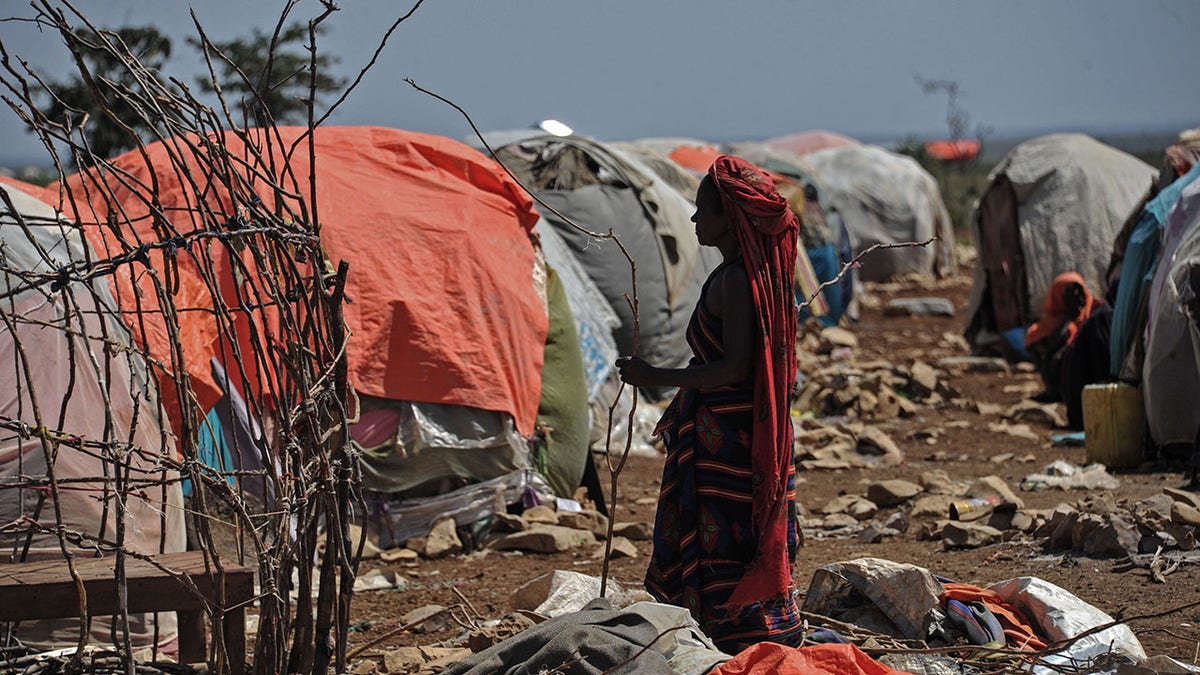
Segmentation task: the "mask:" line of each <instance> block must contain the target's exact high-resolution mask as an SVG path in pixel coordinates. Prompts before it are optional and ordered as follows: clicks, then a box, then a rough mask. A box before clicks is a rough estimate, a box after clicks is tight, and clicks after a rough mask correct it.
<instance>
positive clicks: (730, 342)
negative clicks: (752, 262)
mask: <svg viewBox="0 0 1200 675" xmlns="http://www.w3.org/2000/svg"><path fill="white" fill-rule="evenodd" d="M709 293H712V294H713V298H712V299H713V300H714V301H715V302H713V303H712V304H711V305H710V310H711V311H712V312H713V314H715V315H717V316H719V317H721V322H722V332H721V342H722V344H723V345H724V347H725V355H724V356H723V357H721V358H720V359H717V360H715V361H712V362H711V363H705V364H701V365H694V366H688V367H687V368H658V367H655V366H652V365H650V364H649V363H646V362H645V361H644V360H642V359H640V358H638V357H636V356H633V357H629V356H627V357H622V358H620V359H617V368H618V369H619V371H620V375H621V379H622V380H623V381H625V382H626V383H628V384H632V385H635V386H639V387H697V388H705V389H707V388H711V387H721V386H725V385H730V384H737V383H739V382H744V381H746V380H747V379H749V378H750V375H751V374H752V373H753V372H754V333H755V323H756V317H755V315H754V301H753V299H752V297H751V295H750V281H749V279H748V278H747V277H746V270H745V268H744V267H742V266H741V265H731V266H729V267H727V268H725V269H724V270H723V271H722V272H721V276H720V277H719V278H718V279H714V280H713V284H712V285H711V286H710V287H709ZM700 302H705V298H701V299H700Z"/></svg>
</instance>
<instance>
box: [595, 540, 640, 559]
mask: <svg viewBox="0 0 1200 675" xmlns="http://www.w3.org/2000/svg"><path fill="white" fill-rule="evenodd" d="M592 557H593V558H597V559H603V558H604V547H603V546H598V547H596V552H595V553H593V554H592ZM636 557H638V550H637V546H634V544H633V542H632V541H629V540H628V539H626V538H625V537H613V540H612V559H613V560H616V559H617V558H636Z"/></svg>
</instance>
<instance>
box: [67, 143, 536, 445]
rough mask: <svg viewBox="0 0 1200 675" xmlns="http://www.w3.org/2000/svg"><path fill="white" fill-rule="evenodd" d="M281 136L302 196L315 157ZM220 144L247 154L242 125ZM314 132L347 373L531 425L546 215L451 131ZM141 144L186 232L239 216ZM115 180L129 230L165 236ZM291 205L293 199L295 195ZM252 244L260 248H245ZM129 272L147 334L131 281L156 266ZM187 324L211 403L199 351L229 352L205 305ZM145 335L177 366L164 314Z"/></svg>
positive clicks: (219, 260) (202, 293)
mask: <svg viewBox="0 0 1200 675" xmlns="http://www.w3.org/2000/svg"><path fill="white" fill-rule="evenodd" d="M277 132H278V134H279V136H278V138H273V139H272V141H271V145H270V147H269V148H268V147H264V148H263V150H262V151H263V153H264V154H268V153H269V155H270V157H271V160H273V161H274V162H275V166H277V167H281V166H282V164H283V162H284V159H285V155H286V154H288V153H287V152H286V151H287V149H288V148H289V147H290V146H292V145H293V144H294V143H296V142H297V141H301V145H300V146H299V147H298V148H297V149H296V150H295V152H293V153H291V154H290V166H289V167H288V170H289V171H290V172H291V174H290V175H289V178H288V184H289V185H294V186H296V188H295V189H296V191H297V192H298V193H300V194H304V195H306V196H307V195H308V181H309V176H310V173H311V166H310V161H309V154H308V149H307V145H306V141H302V140H301V139H302V134H303V133H304V132H305V128H303V127H282V128H279V129H278V130H277ZM249 133H250V134H251V136H252V138H254V139H256V140H255V145H260V146H265V145H266V144H265V143H263V142H262V136H261V134H262V132H261V131H257V130H251V131H250V132H249ZM188 140H189V141H190V142H193V143H194V142H195V141H196V139H195V138H194V137H193V138H190V139H188ZM223 142H224V144H225V146H226V148H227V149H228V152H229V153H230V154H231V155H232V156H235V157H242V156H245V155H246V154H247V151H246V148H245V146H244V144H243V142H242V141H241V140H240V139H238V138H237V137H236V136H234V135H232V134H228V135H227V136H226V137H225V139H224V141H223ZM314 142H315V155H316V161H317V172H316V175H317V181H316V194H317V209H318V213H319V222H320V224H321V236H322V240H323V243H324V246H325V251H326V253H327V256H328V259H329V261H330V262H331V264H332V265H333V266H335V267H336V265H337V264H338V262H339V261H341V260H346V261H348V262H349V263H350V268H349V275H348V277H347V285H346V295H347V298H348V302H347V304H346V305H345V306H344V313H345V319H346V324H347V327H348V328H349V330H350V331H351V334H350V337H349V345H348V349H347V356H348V361H349V377H350V380H351V385H352V386H353V387H354V388H355V390H356V391H358V392H360V393H363V394H369V395H371V396H377V397H381V398H388V399H397V400H408V401H421V402H431V403H445V404H455V405H465V406H472V407H476V408H482V409H486V410H495V411H502V412H507V413H510V414H511V415H512V416H513V418H514V419H515V421H516V425H517V429H518V430H519V431H520V432H522V433H525V434H528V433H531V432H532V431H533V427H534V421H535V419H536V416H537V405H538V398H539V394H540V390H541V370H542V357H543V347H544V344H545V337H546V331H547V323H548V319H547V316H546V310H545V307H544V305H543V304H542V301H541V300H540V299H539V297H538V295H537V293H536V291H535V288H534V278H533V273H534V261H535V251H534V245H533V240H532V239H531V237H532V234H531V230H532V228H533V226H534V224H535V223H536V222H537V218H538V216H537V212H536V211H534V209H533V202H532V200H531V199H530V197H529V196H528V195H527V194H526V193H525V192H524V190H522V189H521V187H520V186H519V185H517V184H516V183H515V182H514V181H513V180H512V179H510V178H509V177H508V175H507V174H506V173H505V172H504V171H503V169H502V168H500V166H499V165H498V164H496V163H495V162H493V161H492V160H490V159H488V158H486V157H484V156H483V155H482V154H480V153H479V152H477V151H475V150H472V149H471V148H468V147H467V146H465V145H463V144H461V143H458V142H457V141H453V140H450V139H448V138H443V137H439V136H432V135H427V134H419V133H413V132H406V131H399V130H394V129H384V128H378V127H320V128H318V129H317V130H316V132H315V136H314ZM281 146H282V147H281ZM146 152H147V154H148V156H149V158H150V163H151V165H153V166H154V167H155V173H156V175H154V176H153V177H154V179H156V180H157V181H158V186H159V187H158V191H157V194H158V197H159V199H160V201H161V203H162V204H163V205H164V207H166V208H167V209H168V211H167V214H168V217H170V218H171V220H172V224H173V225H174V228H175V229H177V230H178V231H180V232H189V231H192V230H194V229H196V228H198V227H204V226H209V227H217V228H219V227H220V224H221V223H224V222H225V221H226V220H227V219H228V218H229V217H231V216H232V215H234V212H233V209H231V208H230V207H229V206H228V201H229V200H228V195H224V194H221V193H220V192H219V191H217V192H214V195H213V198H212V199H210V200H209V203H207V204H205V207H206V209H209V210H211V213H206V214H204V219H203V220H201V217H200V215H198V210H197V209H195V208H194V207H192V206H190V205H189V204H188V201H189V199H191V194H192V193H191V191H190V190H187V191H185V190H184V189H183V187H182V185H181V181H180V177H179V176H177V175H176V174H175V170H174V169H172V168H171V165H170V162H169V161H168V158H167V151H166V148H164V147H163V146H162V145H161V144H158V143H155V144H152V145H150V146H148V147H147V149H146ZM114 161H115V163H116V164H117V166H119V167H120V168H121V170H123V171H126V172H128V174H129V175H130V176H131V177H133V178H134V179H137V180H142V181H149V180H150V179H151V177H152V174H151V171H150V169H149V168H147V165H146V162H145V161H144V160H143V159H142V156H141V154H140V153H138V152H136V151H135V152H130V153H128V154H126V155H123V156H121V157H119V158H118V159H116V160H114ZM191 164H192V168H193V171H192V172H191V178H192V179H194V180H198V179H200V178H201V177H202V173H201V172H200V171H199V167H198V165H197V164H196V163H195V162H194V160H191ZM278 172H279V173H282V170H280V171H278ZM291 176H294V178H292V177H291ZM94 180H97V177H96V175H95V174H88V175H87V176H86V177H83V176H73V177H71V178H70V179H69V181H70V184H71V185H72V187H73V188H74V189H75V190H76V191H77V192H76V194H82V193H81V192H79V191H78V190H79V188H80V187H81V186H83V184H84V183H85V182H87V181H94ZM147 184H148V183H147ZM259 184H260V185H261V181H260V182H259ZM113 191H114V192H115V193H116V194H117V197H118V201H119V202H120V206H121V208H122V209H124V212H125V218H124V220H128V221H129V222H131V223H132V224H133V227H132V230H133V231H132V232H123V236H126V237H128V238H129V239H130V240H131V241H132V242H133V245H134V246H136V245H137V241H138V239H135V237H136V238H140V240H142V241H155V242H157V241H162V240H163V239H165V237H162V236H159V235H157V234H155V233H154V231H153V227H152V225H151V220H150V219H149V218H145V216H146V214H147V213H148V211H149V210H148V208H147V207H146V206H145V205H144V204H140V203H138V202H137V200H136V199H135V198H133V195H132V193H131V192H130V191H129V190H126V189H124V188H122V187H119V186H116V187H114V188H113ZM258 191H259V197H260V198H261V199H262V200H263V202H264V203H265V204H267V205H268V206H275V205H276V201H275V195H274V194H273V193H272V192H271V191H270V190H268V189H266V187H265V186H263V187H261V188H260V189H259V190H258ZM281 199H282V200H288V199H289V198H287V197H282V198H281ZM287 204H288V205H289V206H290V207H291V209H292V210H293V211H295V210H297V208H296V203H295V202H294V201H287ZM95 206H96V212H95V214H91V213H88V212H86V211H84V212H83V213H81V216H82V220H83V222H84V226H85V231H86V232H87V234H88V237H89V239H91V240H92V243H93V246H95V247H96V248H97V250H99V251H109V255H114V254H117V253H120V252H121V251H122V247H121V246H120V245H119V244H118V242H116V241H115V240H114V234H113V233H112V231H111V230H109V229H108V228H106V227H103V226H99V225H97V223H98V222H100V223H102V222H103V221H104V214H105V213H106V211H107V209H106V207H105V205H103V204H96V205H95ZM85 208H86V207H85ZM170 209H180V210H175V211H172V210H170ZM89 220H90V222H88V221H89ZM135 232H136V234H135ZM197 245H199V244H197ZM212 248H213V250H214V252H215V254H216V255H215V256H214V257H215V258H216V264H215V265H214V269H213V270H212V271H211V272H212V273H213V274H214V275H215V283H216V284H217V285H218V287H219V288H220V292H221V293H222V294H223V295H224V297H226V298H233V297H235V296H234V295H233V294H234V292H235V291H236V290H237V287H236V283H237V282H236V281H235V279H236V277H235V275H234V274H233V273H232V268H233V261H231V260H230V259H228V257H227V256H226V255H224V254H223V253H222V251H221V249H222V248H223V247H221V246H219V245H218V244H215V243H214V244H213V247H212ZM125 250H128V249H125ZM101 255H104V254H103V253H102V254H101ZM166 255H167V254H166V253H165V252H161V251H159V252H152V253H151V256H152V258H153V259H154V260H155V262H156V265H155V267H156V268H159V269H161V267H160V266H159V265H158V264H157V263H159V262H161V258H162V257H163V256H166ZM242 255H243V256H244V259H245V260H251V258H250V256H249V253H248V252H243V254H242ZM176 262H178V265H179V274H180V288H179V293H180V294H182V296H183V297H179V296H177V297H176V298H175V302H176V303H181V302H185V301H187V302H195V303H197V304H198V305H200V306H204V304H205V303H206V300H207V298H208V297H209V292H208V290H207V288H206V286H205V284H204V282H203V276H202V275H203V274H204V273H205V272H204V271H203V270H200V269H199V267H198V266H197V265H196V264H195V263H194V262H193V261H192V260H191V259H190V258H189V257H188V256H187V255H185V254H184V253H183V252H181V253H180V254H179V255H177V256H176ZM309 264H312V263H311V262H310V263H309ZM122 271H123V272H124V273H123V274H118V275H116V276H117V289H114V291H115V292H116V291H119V294H120V295H121V296H123V297H124V298H125V303H124V309H125V316H126V318H127V319H128V320H130V323H131V325H132V326H134V331H135V333H138V334H139V336H141V331H140V330H139V328H138V327H137V326H136V325H135V324H136V322H134V321H133V320H132V318H133V317H134V316H135V315H136V313H134V312H132V311H131V309H132V307H131V304H130V303H131V302H132V300H131V298H133V297H135V296H134V295H133V294H132V291H133V288H134V286H135V285H137V286H141V287H142V288H143V289H149V288H151V287H150V286H149V283H150V282H149V275H146V274H144V268H143V267H142V266H141V265H136V264H135V265H125V266H123V268H122ZM130 275H138V276H137V278H136V279H135V278H132V277H131V276H130ZM142 302H144V303H147V304H149V305H150V307H151V308H153V306H154V296H153V293H146V294H143V297H142ZM208 304H209V305H210V306H211V301H208ZM180 322H181V325H183V326H184V328H185V334H186V336H187V338H188V340H189V343H188V344H187V345H185V347H186V349H187V351H186V353H187V354H188V355H189V357H188V358H189V361H188V363H187V364H186V368H187V371H188V374H189V376H190V377H191V381H192V385H193V388H195V389H196V391H197V393H198V394H199V395H200V398H201V403H202V404H204V405H206V406H207V405H211V403H212V402H213V401H215V400H216V399H215V398H212V395H213V393H214V392H215V383H214V382H213V380H212V377H211V375H210V373H209V364H208V362H207V358H197V357H196V356H194V355H197V354H199V355H204V356H205V357H207V356H212V355H216V354H217V353H218V352H219V351H220V350H219V348H218V345H217V342H216V341H217V337H218V335H217V330H216V326H215V324H214V323H213V322H212V321H211V320H209V319H208V318H207V317H206V316H205V315H204V314H203V313H185V314H184V315H181V317H180ZM259 328H260V329H262V330H268V331H278V330H279V327H277V326H267V327H259ZM275 334H276V335H278V333H275ZM142 339H143V340H144V341H145V342H146V343H147V344H148V346H149V350H150V352H151V354H152V355H153V356H154V357H155V358H157V359H161V360H164V361H165V362H166V363H170V361H169V356H170V345H169V343H168V342H167V341H166V334H165V329H164V328H163V327H162V326H154V325H150V326H148V327H147V330H146V331H145V335H144V336H142ZM243 365H244V366H246V367H247V368H248V369H252V368H253V367H254V364H253V363H243ZM234 377H235V379H240V378H237V376H236V375H234ZM252 379H253V377H252ZM164 398H166V396H164ZM209 399H211V400H209Z"/></svg>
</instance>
